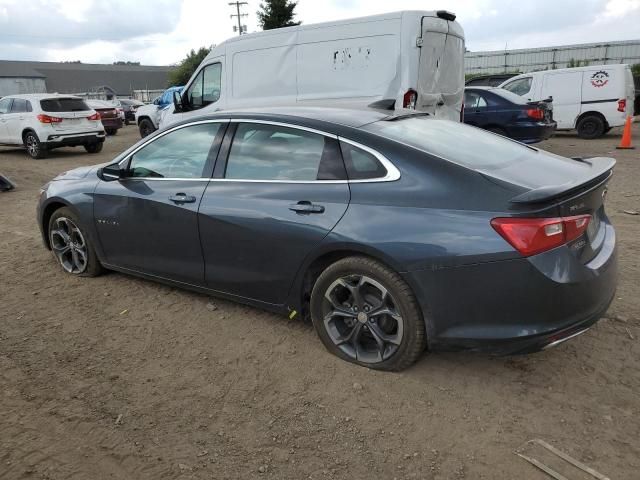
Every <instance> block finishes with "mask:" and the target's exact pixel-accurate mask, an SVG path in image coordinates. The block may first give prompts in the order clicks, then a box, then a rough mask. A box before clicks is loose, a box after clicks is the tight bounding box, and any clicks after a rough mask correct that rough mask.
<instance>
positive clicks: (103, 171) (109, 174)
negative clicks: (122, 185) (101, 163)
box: [98, 163, 127, 182]
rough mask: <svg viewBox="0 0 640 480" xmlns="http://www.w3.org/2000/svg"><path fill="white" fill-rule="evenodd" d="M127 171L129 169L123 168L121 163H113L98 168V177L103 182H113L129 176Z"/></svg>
mask: <svg viewBox="0 0 640 480" xmlns="http://www.w3.org/2000/svg"><path fill="white" fill-rule="evenodd" d="M126 173H127V171H126V170H125V169H124V168H121V167H120V165H119V164H117V163H112V164H111V165H107V166H105V167H102V168H100V169H98V178H99V179H100V180H102V181H103V182H113V181H115V180H120V179H122V178H125V177H126V176H127V175H126Z"/></svg>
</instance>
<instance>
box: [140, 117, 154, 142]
mask: <svg viewBox="0 0 640 480" xmlns="http://www.w3.org/2000/svg"><path fill="white" fill-rule="evenodd" d="M138 129H139V130H140V137H142V138H144V137H146V136H148V135H151V134H152V133H153V132H154V130H155V127H154V126H153V123H151V120H148V119H146V118H144V119H142V120H141V121H140V125H139V127H138Z"/></svg>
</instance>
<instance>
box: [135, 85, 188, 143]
mask: <svg viewBox="0 0 640 480" xmlns="http://www.w3.org/2000/svg"><path fill="white" fill-rule="evenodd" d="M183 88H184V87H183V86H177V87H169V88H167V89H166V90H165V91H164V92H163V93H162V95H160V96H159V97H157V98H156V99H155V100H154V101H153V102H152V103H150V104H148V105H144V106H142V107H139V108H138V110H136V125H137V126H138V130H140V136H141V137H142V138H144V137H146V136H147V135H149V134H151V133H153V132H155V131H156V130H157V129H158V128H159V127H160V115H161V112H162V111H163V110H165V109H166V108H167V107H169V106H170V105H172V104H173V92H178V93H180V92H182V89H183Z"/></svg>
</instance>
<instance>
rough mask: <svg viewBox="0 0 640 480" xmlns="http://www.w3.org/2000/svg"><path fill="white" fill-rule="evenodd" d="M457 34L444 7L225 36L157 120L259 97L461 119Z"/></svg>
mask: <svg viewBox="0 0 640 480" xmlns="http://www.w3.org/2000/svg"><path fill="white" fill-rule="evenodd" d="M463 93H464V34H463V31H462V28H461V27H460V25H459V24H458V23H457V22H455V15H453V14H452V13H449V12H446V11H438V12H424V11H403V12H396V13H388V14H384V15H374V16H369V17H362V18H353V19H350V20H342V21H336V22H329V23H318V24H315V25H314V24H310V25H300V26H296V27H288V28H279V29H275V30H268V31H264V32H258V33H252V34H249V35H242V36H239V37H235V38H231V39H229V40H227V41H225V42H223V43H221V44H220V45H218V46H217V47H215V48H214V49H213V50H212V51H211V53H210V54H209V55H208V56H207V58H205V60H204V61H203V62H202V64H201V65H200V66H199V67H198V70H196V72H195V73H194V74H193V76H192V77H191V79H190V80H189V82H188V84H187V86H186V88H185V90H184V92H183V94H182V95H181V96H176V102H175V105H174V107H173V108H172V107H169V109H168V110H167V111H166V113H164V114H163V116H162V119H161V125H160V126H161V128H162V127H165V126H166V125H169V124H171V123H174V122H177V121H179V120H182V119H185V118H189V117H191V116H196V115H202V114H204V113H206V112H213V111H218V110H225V109H230V108H251V107H256V106H264V105H316V106H318V105H321V106H324V105H327V106H328V105H332V106H333V105H351V106H354V107H364V106H366V105H370V104H372V103H374V102H378V103H377V105H378V106H384V107H386V108H394V107H395V108H416V109H418V110H423V111H427V112H429V113H432V114H434V115H435V116H436V117H441V118H448V119H451V120H456V121H460V111H461V108H462V99H463Z"/></svg>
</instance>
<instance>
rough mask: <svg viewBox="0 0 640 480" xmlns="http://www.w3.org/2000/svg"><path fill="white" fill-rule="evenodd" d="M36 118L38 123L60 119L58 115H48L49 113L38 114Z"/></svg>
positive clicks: (55, 121) (56, 121)
mask: <svg viewBox="0 0 640 480" xmlns="http://www.w3.org/2000/svg"><path fill="white" fill-rule="evenodd" d="M38 120H39V121H40V123H60V122H62V119H61V118H60V117H50V116H49V115H44V114H42V113H41V114H40V115H38Z"/></svg>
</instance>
